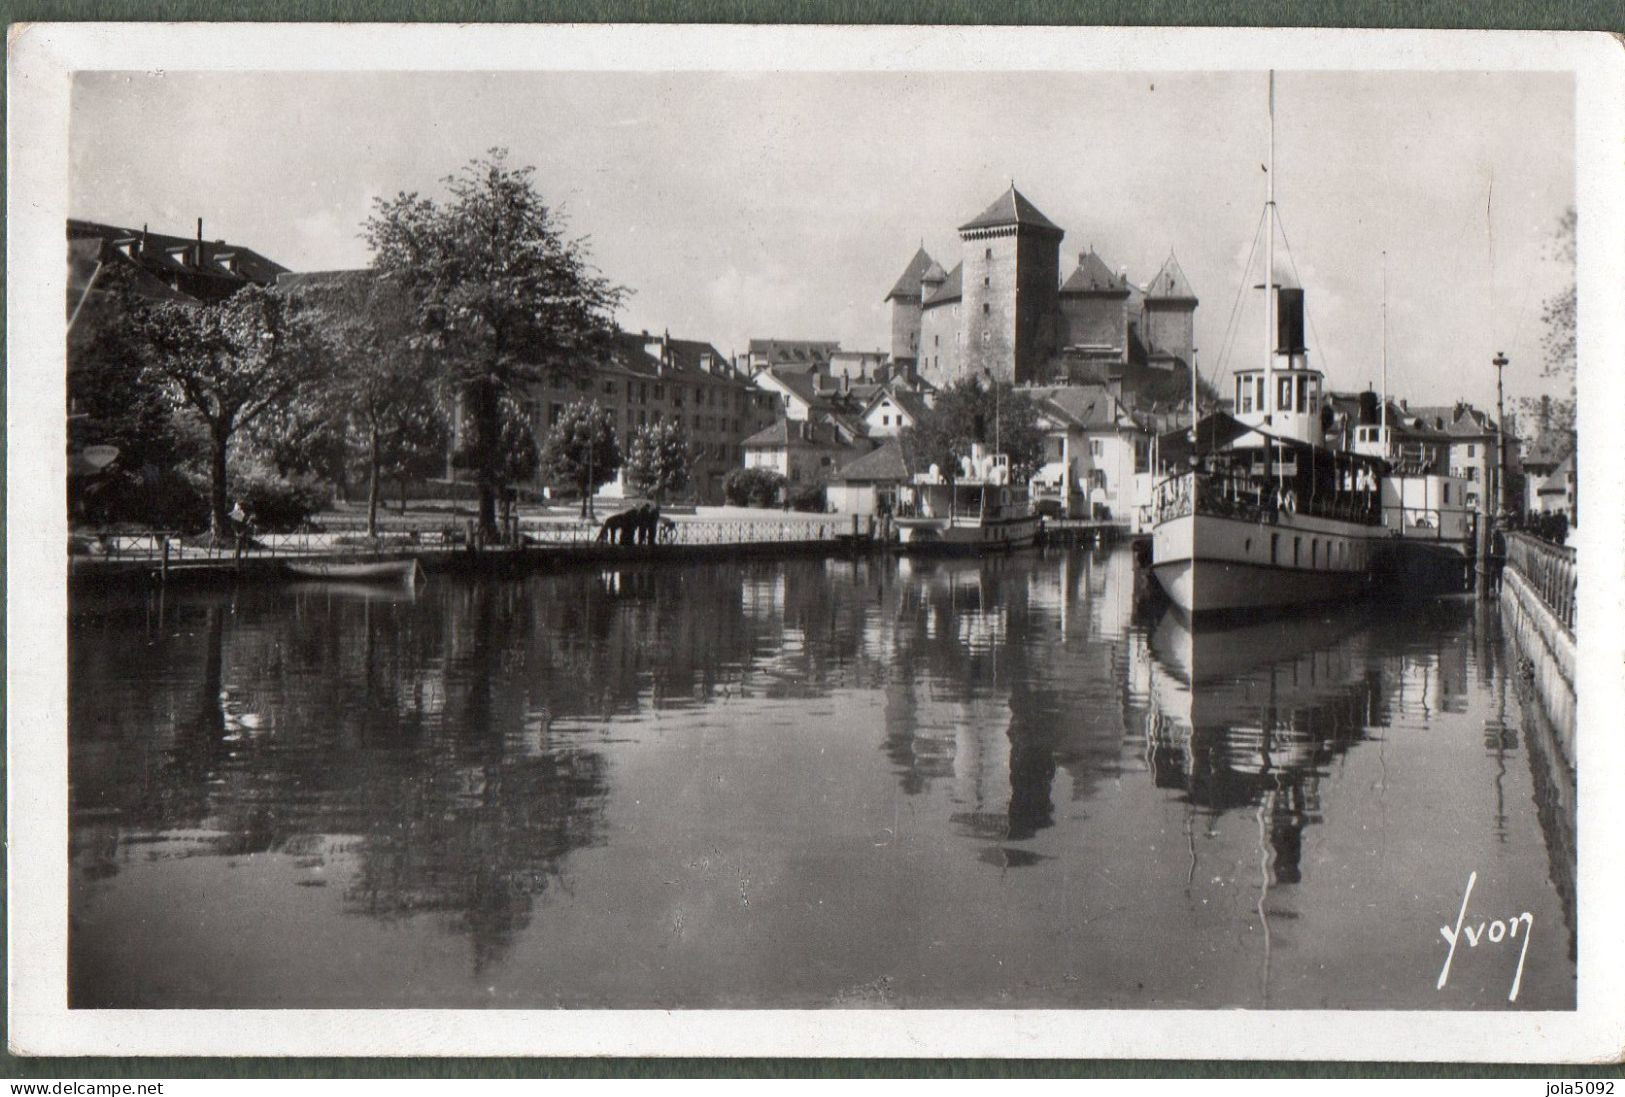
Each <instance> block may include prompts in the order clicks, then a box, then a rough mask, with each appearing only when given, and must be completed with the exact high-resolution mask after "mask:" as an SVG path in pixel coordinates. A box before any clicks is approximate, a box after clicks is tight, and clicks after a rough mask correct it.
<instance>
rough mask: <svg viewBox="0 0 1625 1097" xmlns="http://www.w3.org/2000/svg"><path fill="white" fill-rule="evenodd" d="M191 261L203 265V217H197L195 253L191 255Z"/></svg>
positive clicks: (196, 264)
mask: <svg viewBox="0 0 1625 1097" xmlns="http://www.w3.org/2000/svg"><path fill="white" fill-rule="evenodd" d="M192 262H193V264H194V265H195V266H199V267H201V266H202V265H203V218H201V217H199V218H198V219H197V254H196V255H195V256H194V257H193V259H192Z"/></svg>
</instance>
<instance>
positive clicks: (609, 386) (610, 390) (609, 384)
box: [604, 381, 615, 396]
mask: <svg viewBox="0 0 1625 1097" xmlns="http://www.w3.org/2000/svg"><path fill="white" fill-rule="evenodd" d="M604 395H605V396H614V395H615V382H614V381H605V382H604Z"/></svg>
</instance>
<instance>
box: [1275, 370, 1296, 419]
mask: <svg viewBox="0 0 1625 1097" xmlns="http://www.w3.org/2000/svg"><path fill="white" fill-rule="evenodd" d="M1275 409H1276V410H1277V411H1291V410H1292V378H1290V377H1282V378H1279V379H1278V383H1277V385H1276V392H1275Z"/></svg>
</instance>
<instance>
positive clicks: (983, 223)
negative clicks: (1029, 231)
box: [959, 186, 1065, 236]
mask: <svg viewBox="0 0 1625 1097" xmlns="http://www.w3.org/2000/svg"><path fill="white" fill-rule="evenodd" d="M1006 225H1017V226H1024V227H1027V228H1035V229H1040V230H1042V231H1044V232H1050V233H1054V234H1055V235H1057V236H1060V235H1062V234H1063V233H1064V231H1065V230H1063V229H1062V228H1061V227H1060V226H1059V225H1057V224H1056V223H1055V222H1053V221H1051V220H1050V219H1049V218H1048V217H1045V216H1044V215H1043V214H1042V213H1039V212H1038V207H1037V206H1035V205H1033V204H1032V203H1031V202H1029V201H1027V198H1026V196H1025V195H1023V194H1022V193H1021V192H1020V191H1019V190H1017V189H1016V188H1015V187H1014V186H1012V187H1011V188H1010V189H1009V190H1007V191H1005V192H1004V193H1003V194H1001V195H999V197H998V198H996V199H994V201H993V204H992V205H991V206H989V207H987V209H985V210H983V211H982V212H981V213H980V214H979V215H978V216H977V217H975V218H974V219H972V220H970V221H966V222H965V223H964V224H963V225H960V226H959V231H960V232H971V231H974V230H975V229H992V228H1002V227H1004V226H1006Z"/></svg>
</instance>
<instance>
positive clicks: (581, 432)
mask: <svg viewBox="0 0 1625 1097" xmlns="http://www.w3.org/2000/svg"><path fill="white" fill-rule="evenodd" d="M540 465H541V470H542V476H543V477H544V478H546V479H547V480H550V481H552V482H553V483H555V484H569V485H570V486H571V487H573V488H575V489H576V490H577V491H579V492H580V493H581V516H582V517H583V518H585V517H587V510H588V507H589V506H590V504H591V502H592V494H593V492H595V491H597V490H598V489H599V488H600V487H602V486H603V485H605V484H607V483H609V482H610V481H611V480H613V479H615V473H616V472H618V471H619V470H620V467H621V447H620V444H619V442H617V441H616V438H615V413H614V412H613V411H611V410H610V409H609V408H604V407H600V406H599V405H598V401H596V400H594V401H591V402H590V403H589V402H587V401H585V400H577V401H576V402H575V403H572V404H568V405H566V406H565V408H564V410H563V412H561V413H560V415H559V421H558V422H557V423H554V424H553V428H552V429H551V430H549V431H548V432H547V441H546V442H545V443H543V445H542V452H541V460H540Z"/></svg>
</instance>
